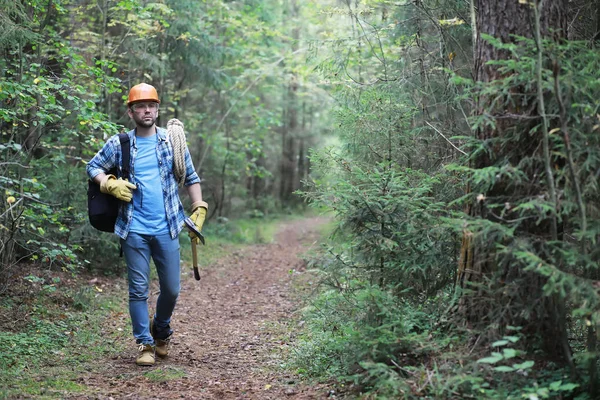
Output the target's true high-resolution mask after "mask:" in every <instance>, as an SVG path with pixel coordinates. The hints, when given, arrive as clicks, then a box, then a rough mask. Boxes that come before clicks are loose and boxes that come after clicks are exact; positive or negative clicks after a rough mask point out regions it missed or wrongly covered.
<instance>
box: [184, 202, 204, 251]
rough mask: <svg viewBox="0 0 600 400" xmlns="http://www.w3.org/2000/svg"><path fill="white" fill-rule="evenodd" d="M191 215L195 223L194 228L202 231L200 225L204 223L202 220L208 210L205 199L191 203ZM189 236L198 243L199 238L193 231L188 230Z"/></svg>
mask: <svg viewBox="0 0 600 400" xmlns="http://www.w3.org/2000/svg"><path fill="white" fill-rule="evenodd" d="M192 210H193V212H192V215H190V219H191V220H192V222H193V223H194V225H196V229H197V230H198V232H202V225H204V220H205V219H206V212H207V211H208V204H207V203H206V202H205V201H197V202H195V203H194V204H192ZM189 236H190V238H191V239H192V240H193V241H194V242H196V243H198V242H200V239H199V238H198V236H196V234H195V233H193V232H192V231H189Z"/></svg>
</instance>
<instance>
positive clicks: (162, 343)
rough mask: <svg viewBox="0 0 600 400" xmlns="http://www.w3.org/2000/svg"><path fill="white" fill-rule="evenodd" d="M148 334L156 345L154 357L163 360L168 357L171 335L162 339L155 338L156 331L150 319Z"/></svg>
mask: <svg viewBox="0 0 600 400" xmlns="http://www.w3.org/2000/svg"><path fill="white" fill-rule="evenodd" d="M150 334H151V335H152V338H154V341H155V343H156V355H157V356H159V357H160V358H164V357H166V356H168V355H169V342H170V341H171V335H169V336H167V337H166V338H164V339H159V338H157V337H156V330H155V329H154V319H153V318H150Z"/></svg>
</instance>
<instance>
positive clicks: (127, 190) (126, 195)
mask: <svg viewBox="0 0 600 400" xmlns="http://www.w3.org/2000/svg"><path fill="white" fill-rule="evenodd" d="M135 189H137V187H136V186H135V185H134V184H133V183H129V182H127V181H126V180H123V179H121V178H119V179H117V178H116V177H115V176H114V175H106V176H105V177H104V179H102V182H100V191H101V192H102V193H106V194H110V195H113V196H115V197H116V198H117V199H119V200H122V201H126V202H127V203H129V202H130V201H131V199H132V198H133V192H132V190H135Z"/></svg>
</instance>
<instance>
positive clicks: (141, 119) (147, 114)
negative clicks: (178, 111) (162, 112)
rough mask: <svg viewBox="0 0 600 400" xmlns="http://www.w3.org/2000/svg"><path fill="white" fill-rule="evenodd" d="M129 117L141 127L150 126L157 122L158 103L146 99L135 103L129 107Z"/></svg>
mask: <svg viewBox="0 0 600 400" xmlns="http://www.w3.org/2000/svg"><path fill="white" fill-rule="evenodd" d="M128 111H129V117H130V118H131V119H133V121H134V122H135V124H136V125H137V126H139V127H140V128H150V127H152V126H153V125H154V124H155V123H156V119H157V118H158V103H155V102H153V101H145V102H143V103H135V104H133V105H132V106H131V107H130V108H129V110H128Z"/></svg>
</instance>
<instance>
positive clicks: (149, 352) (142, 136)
mask: <svg viewBox="0 0 600 400" xmlns="http://www.w3.org/2000/svg"><path fill="white" fill-rule="evenodd" d="M159 103H160V100H159V99H158V93H157V92H156V89H155V88H154V87H153V86H151V85H148V84H145V83H141V84H139V85H136V86H134V87H132V88H131V90H130V91H129V97H128V100H127V106H128V108H127V114H128V115H129V118H131V119H132V120H133V122H134V123H135V129H133V130H131V131H130V132H128V133H127V135H128V136H129V142H130V166H129V180H126V179H122V178H118V179H117V177H115V176H114V175H110V174H108V173H107V171H109V170H110V169H111V168H113V167H115V166H117V167H119V171H121V169H120V163H121V159H122V150H121V144H120V141H119V136H118V135H114V136H113V137H111V138H110V139H109V140H108V141H107V142H106V144H105V145H104V147H102V149H101V150H100V151H99V152H98V153H97V154H96V155H95V156H94V158H93V159H92V160H91V161H90V162H89V164H88V166H87V173H88V175H89V177H90V179H93V180H94V181H95V182H97V183H98V184H99V185H100V190H101V191H102V192H103V193H108V194H111V195H113V196H115V197H116V198H117V199H119V200H122V201H123V203H122V205H121V207H120V208H119V215H118V217H117V221H116V223H115V231H114V232H115V233H116V234H117V235H118V236H119V237H120V238H121V246H122V248H123V253H124V254H125V260H126V262H127V276H128V282H129V314H130V315H131V324H132V328H133V336H134V337H135V339H136V343H137V344H138V345H139V354H138V357H137V359H136V363H137V364H138V365H153V364H154V362H155V355H158V356H159V357H165V356H167V354H168V345H169V340H170V338H171V335H172V334H173V331H172V329H171V327H170V322H171V316H172V314H173V310H174V308H175V303H176V301H177V297H178V295H179V289H180V267H179V260H180V256H179V240H178V235H179V232H180V231H181V229H182V227H183V224H184V219H185V215H184V210H183V206H182V204H181V201H180V199H179V194H178V190H177V179H176V177H175V175H174V173H173V157H174V153H173V147H172V145H171V143H170V140H169V138H168V137H167V132H166V131H165V130H164V129H162V128H158V127H157V126H156V119H157V117H158V109H159ZM184 157H185V158H184V159H185V180H184V186H185V187H186V189H187V193H188V195H189V196H190V198H191V201H192V215H191V219H192V221H193V222H194V224H195V226H196V228H197V230H198V232H200V231H201V230H202V225H203V224H204V219H205V217H206V211H207V209H208V205H207V204H206V202H204V201H202V190H201V188H200V178H199V177H198V175H197V174H196V171H195V170H194V166H193V164H192V160H191V156H190V154H189V151H188V150H187V147H186V148H185V155H184ZM190 236H192V240H198V239H197V238H196V237H195V235H194V234H192V233H190ZM150 258H152V259H153V260H154V264H155V265H156V270H157V272H158V280H159V286H160V294H159V296H158V299H157V302H156V312H155V314H154V316H153V318H152V320H150V317H149V313H148V295H149V290H150Z"/></svg>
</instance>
